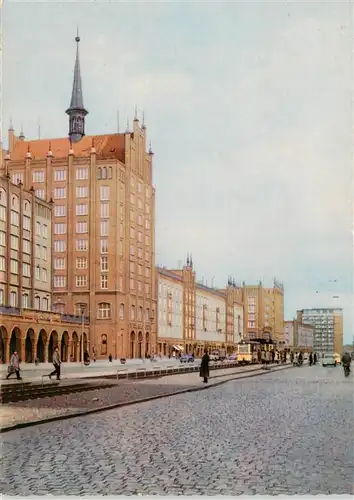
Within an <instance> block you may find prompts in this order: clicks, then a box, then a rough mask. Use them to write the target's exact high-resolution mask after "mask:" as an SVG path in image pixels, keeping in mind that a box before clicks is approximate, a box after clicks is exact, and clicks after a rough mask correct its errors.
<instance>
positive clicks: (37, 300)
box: [34, 295, 41, 311]
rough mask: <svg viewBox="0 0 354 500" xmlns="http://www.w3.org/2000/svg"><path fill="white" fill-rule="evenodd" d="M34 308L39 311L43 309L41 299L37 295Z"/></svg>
mask: <svg viewBox="0 0 354 500" xmlns="http://www.w3.org/2000/svg"><path fill="white" fill-rule="evenodd" d="M34 308H35V309H37V310H38V311H39V310H40V308H41V299H40V297H38V295H36V296H35V298H34Z"/></svg>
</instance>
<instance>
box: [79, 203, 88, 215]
mask: <svg viewBox="0 0 354 500" xmlns="http://www.w3.org/2000/svg"><path fill="white" fill-rule="evenodd" d="M76 215H88V205H86V204H80V205H76Z"/></svg>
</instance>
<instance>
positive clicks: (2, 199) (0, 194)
mask: <svg viewBox="0 0 354 500" xmlns="http://www.w3.org/2000/svg"><path fill="white" fill-rule="evenodd" d="M0 205H2V206H3V207H6V205H7V199H6V191H5V189H0Z"/></svg>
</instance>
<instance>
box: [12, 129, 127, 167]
mask: <svg viewBox="0 0 354 500" xmlns="http://www.w3.org/2000/svg"><path fill="white" fill-rule="evenodd" d="M92 139H94V147H95V149H96V152H97V156H98V157H99V158H102V159H103V158H117V159H118V160H120V161H122V162H124V156H125V155H124V153H125V136H124V134H108V135H95V136H93V135H86V136H85V137H83V138H82V139H81V141H79V142H76V143H74V144H73V145H72V149H73V150H74V154H75V156H78V157H80V156H81V157H84V156H89V155H90V151H91V147H92ZM49 143H50V144H51V150H52V152H53V155H54V158H65V157H67V156H68V153H69V149H70V141H69V139H68V138H67V137H64V138H60V139H40V140H36V141H21V140H16V143H15V147H14V151H13V152H12V154H11V160H15V161H16V160H24V158H25V157H26V153H27V151H28V146H29V150H30V152H31V155H32V159H34V160H35V159H43V158H46V156H47V153H48V151H49Z"/></svg>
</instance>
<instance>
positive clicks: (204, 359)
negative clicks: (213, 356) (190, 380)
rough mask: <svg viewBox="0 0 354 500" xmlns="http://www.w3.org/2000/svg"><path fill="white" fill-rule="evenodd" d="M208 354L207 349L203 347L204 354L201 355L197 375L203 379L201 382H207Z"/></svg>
mask: <svg viewBox="0 0 354 500" xmlns="http://www.w3.org/2000/svg"><path fill="white" fill-rule="evenodd" d="M209 361H210V358H209V354H208V349H204V356H203V357H202V362H201V364H200V371H199V376H200V377H201V378H202V379H203V383H204V384H207V383H208V378H209Z"/></svg>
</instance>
